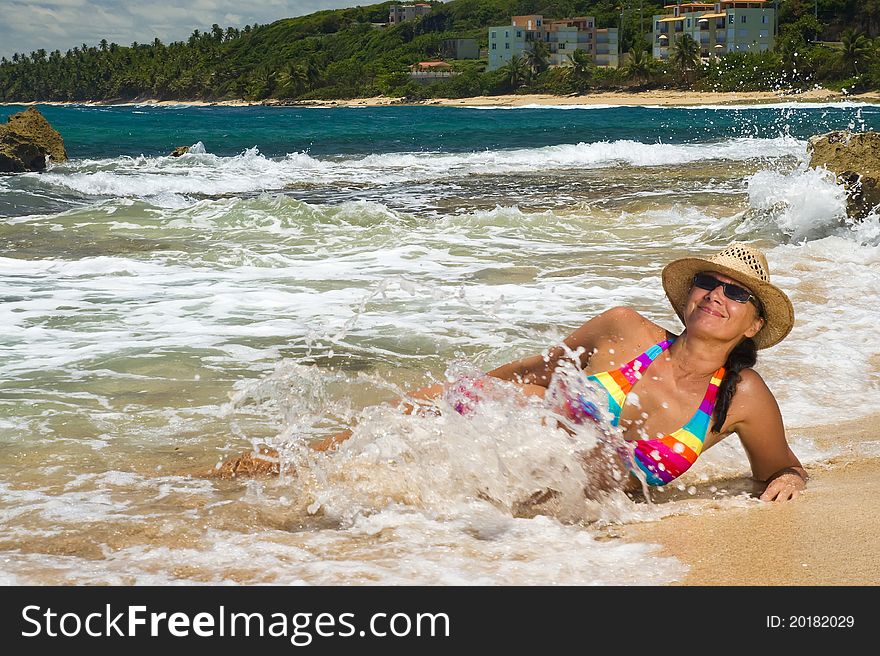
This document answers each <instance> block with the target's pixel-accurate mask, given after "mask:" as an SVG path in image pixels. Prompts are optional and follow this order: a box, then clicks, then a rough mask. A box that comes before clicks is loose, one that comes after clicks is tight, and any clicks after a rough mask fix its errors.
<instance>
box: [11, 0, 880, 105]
mask: <svg viewBox="0 0 880 656" xmlns="http://www.w3.org/2000/svg"><path fill="white" fill-rule="evenodd" d="M392 4H398V3H392V2H384V3H381V4H375V5H369V6H366V7H353V8H349V9H338V10H329V11H321V12H317V13H314V14H310V15H308V16H302V17H298V18H287V19H282V20H279V21H276V22H274V23H272V24H270V25H253V26H246V27H245V28H244V29H241V30H239V29H235V28H231V27H230V28H226V29H223V28H221V27H220V26H219V25H213V26H211V28H210V29H208V30H206V31H200V30H196V31H195V32H193V34H192V35H191V36H190V37H189V39H188V40H187V41H185V42H182V41H179V42H173V43H169V44H165V43H162V42H161V41H160V40H158V39H156V40H155V41H154V42H152V43H149V44H138V43H133V44H131V45H128V46H122V45H118V44H115V43H107V41H106V40H103V41H101V42H100V43H99V44H93V45H88V44H82V46H81V47H77V48H73V49H71V50H68V51H67V52H65V53H62V52H60V51H58V50H55V51H53V52H51V53H47V52H46V51H45V50H37V51H35V52H32V53H29V54H27V55H25V54H16V55H14V56H13V57H12V60H11V61H10V60H7V59H6V58H3V59H2V60H0V100H2V101H7V102H10V101H40V100H48V101H85V100H101V101H109V100H120V101H121V100H132V99H145V98H153V99H159V100H226V99H237V98H245V99H248V100H262V99H270V98H271V99H282V100H283V99H300V100H302V99H314V98H323V99H329V98H355V97H369V96H375V95H390V96H407V97H409V98H424V97H467V96H473V95H480V94H500V93H511V92H526V91H531V92H549V93H571V92H585V91H589V90H590V89H596V88H633V87H636V88H648V87H689V88H702V89H717V90H723V89H728V88H731V89H739V90H749V89H755V90H757V89H767V88H778V87H781V86H786V87H787V86H794V87H809V86H813V85H815V84H824V85H828V86H837V87H840V86H846V87H848V88H850V89H853V90H862V89H875V88H880V56H878V50H880V49H878V43H876V42H875V38H874V37H875V36H876V35H877V34H878V32H880V0H818V1H817V0H781V1H780V17H779V18H780V38H779V39H778V44H777V49H776V51H775V52H772V53H763V54H760V55H759V54H754V55H752V54H749V55H743V54H731V55H728V56H726V57H724V58H722V59H721V60H719V61H718V62H716V63H713V64H712V65H710V66H708V67H706V66H702V65H700V64H699V62H697V61H694V60H693V57H688V55H687V53H683V54H682V53H679V54H680V55H681V56H679V57H677V58H674V61H671V62H670V63H661V62H655V61H653V60H651V59H650V57H645V56H644V54H643V53H641V52H639V51H641V50H642V49H643V48H644V47H645V46H644V45H643V44H647V43H648V41H647V39H648V38H649V35H648V37H646V32H649V31H650V28H651V16H652V15H653V14H655V13H663V10H662V5H663V4H664V2H662V1H656V2H655V1H650V0H643V1H641V2H640V0H558V1H553V0H451V1H450V2H447V3H440V2H429V4H431V5H432V7H433V9H432V12H431V13H430V14H429V15H427V16H425V17H423V18H420V19H415V20H413V21H408V22H405V23H403V24H400V25H395V26H389V25H386V24H385V23H386V22H387V20H388V8H389V6H390V5H392ZM621 5H622V7H623V10H622V11H621ZM817 10H818V21H817V20H816V18H815V16H814V14H815V13H816V11H817ZM522 14H543V15H544V16H546V17H548V18H563V17H570V16H583V15H592V16H595V17H596V19H597V23H598V26H599V27H621V26H622V36H621V42H622V47H623V50H624V51H626V52H629V53H631V56H628V57H627V58H626V61H628V62H629V63H628V65H627V66H624V67H623V68H622V69H621V70H606V69H597V68H596V67H594V66H592V65H591V64H590V63H589V62H586V61H574V62H572V64H573V65H572V66H570V67H566V69H558V68H557V69H552V68H551V69H549V70H548V69H547V67H546V65H543V66H542V65H541V62H540V61H517V62H515V64H514V65H510V66H507V67H505V68H504V69H501V70H499V71H494V72H490V73H487V72H484V68H485V64H486V62H485V60H483V61H479V60H461V61H453V62H451V63H452V65H453V68H454V69H455V70H456V71H457V72H458V73H460V75H456V76H454V77H452V78H448V79H446V80H444V81H442V82H438V83H435V84H431V85H423V84H419V83H417V82H415V81H413V80H411V79H410V77H409V75H408V71H409V66H410V65H411V64H413V63H416V62H418V61H422V60H425V59H431V58H437V57H438V56H439V55H440V53H441V43H442V41H443V40H444V39H449V38H475V39H477V40H478V43H479V44H480V46H481V47H482V48H485V47H486V46H487V41H488V37H487V30H486V28H487V27H488V26H490V25H502V24H507V23H508V22H509V20H510V16H512V15H522ZM819 42H825V43H819ZM827 42H835V43H833V44H829V43H827Z"/></svg>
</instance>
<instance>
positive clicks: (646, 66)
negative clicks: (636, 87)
mask: <svg viewBox="0 0 880 656" xmlns="http://www.w3.org/2000/svg"><path fill="white" fill-rule="evenodd" d="M651 63H652V62H651V56H650V55H649V54H648V52H647V51H646V50H644V49H643V48H635V49H633V50H630V51H629V62H627V64H626V66H625V67H624V69H623V74H624V75H626V78H627V79H628V80H635V82H636V83H637V84H638V83H642V84H643V83H645V82H646V81H648V79H650V77H651V74H652V73H653V68H652V66H651Z"/></svg>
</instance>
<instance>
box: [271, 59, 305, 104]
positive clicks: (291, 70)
mask: <svg viewBox="0 0 880 656" xmlns="http://www.w3.org/2000/svg"><path fill="white" fill-rule="evenodd" d="M277 80H278V87H279V89H280V91H279V93H278V95H279V96H281V97H282V98H295V97H296V96H299V95H301V94H302V93H303V92H305V90H306V89H307V88H308V85H309V79H308V76H307V74H306V71H305V69H304V68H303V67H302V66H300V65H299V64H294V63H292V62H291V63H288V64H287V65H285V66H284V68H282V69H281V72H280V73H279V74H278V78H277Z"/></svg>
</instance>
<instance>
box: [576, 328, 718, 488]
mask: <svg viewBox="0 0 880 656" xmlns="http://www.w3.org/2000/svg"><path fill="white" fill-rule="evenodd" d="M674 341H675V339H674V338H673V339H667V340H664V341H662V342H660V343H658V344H655V345H654V346H652V347H651V348H649V349H648V350H647V351H645V352H644V353H642V354H641V355H640V356H638V357H637V358H635V359H633V360H630V361H629V362H627V363H626V364H625V365H623V366H622V367H620V369H614V370H612V371H605V372H601V373H597V374H592V375H590V376H588V377H587V380H590V381H593V382H595V383H598V384H599V385H600V386H601V387H602V388H603V389H604V390H605V391H606V392H607V393H608V411H609V412H610V413H611V414H612V415H613V417H614V418H613V419H612V421H611V425H612V426H617V425H618V424H619V423H620V414H621V412H622V410H623V404H624V403H625V400H626V395H627V394H628V393H629V391H630V390H631V389H632V388H633V385H635V384H636V382H637V381H638V380H639V379H640V378H641V377H642V376H643V375H644V373H645V370H646V369H647V368H648V367H649V366H650V365H651V363H652V362H653V361H654V360H656V359H657V356H658V355H660V354H661V353H663V351H665V350H666V349H668V348H669V347H670V345H672V343H673V342H674ZM723 378H724V367H721V368H719V369H718V371H716V372H715V373H714V374H713V375H712V380H711V381H710V383H709V387H708V388H707V389H706V394H705V396H703V401H702V402H701V403H700V407H699V408H698V409H697V412H696V414H694V416H693V417H691V420H690V421H689V422H688V423H686V424H685V425H684V426H682V427H681V428H679V429H678V430H677V431H675V432H673V433H669V434H668V435H665V436H664V437H660V438H654V439H650V440H637V441H636V443H635V454H634V461H635V464H636V465H638V467H639V469H641V470H642V471H643V472H644V473H645V476H646V478H647V483H648V484H649V485H666V484H667V483H669V482H670V481H672V480H674V479H676V478H678V477H679V476H681V475H682V474H683V473H684V472H685V471H687V470H688V468H689V467H690V466H691V465H693V464H694V462H696V460H697V457H698V456H699V455H700V452H701V451H702V450H703V442H704V441H705V439H706V433H707V432H708V431H709V422H710V420H711V418H712V412H713V411H714V410H715V399H716V397H717V395H718V386H719V385H721V380H722V379H723Z"/></svg>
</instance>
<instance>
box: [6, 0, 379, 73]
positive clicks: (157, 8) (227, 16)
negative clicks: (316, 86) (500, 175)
mask: <svg viewBox="0 0 880 656" xmlns="http://www.w3.org/2000/svg"><path fill="white" fill-rule="evenodd" d="M376 1H379V0H183V1H181V0H140V1H138V0H135V1H134V2H133V1H132V0H0V57H6V58H7V59H10V58H11V57H12V54H13V53H15V52H19V53H22V52H23V53H28V54H29V53H31V52H33V51H34V50H38V49H40V48H43V49H45V50H46V52H51V51H53V50H56V49H57V50H60V51H61V52H62V53H64V52H67V50H69V49H70V48H73V47H74V46H81V45H82V44H83V43H85V44H86V45H89V46H97V45H98V43H99V42H100V41H101V39H107V41H109V42H111V43H113V42H116V43H118V44H120V45H126V46H127V45H130V44H131V43H132V42H133V41H137V42H138V43H150V42H152V41H153V39H156V38H158V39H160V40H161V41H162V42H163V43H170V42H171V41H184V40H186V39H187V38H188V37H189V35H190V34H192V32H193V30H196V29H198V30H201V31H204V30H210V29H211V25H213V24H214V23H217V24H218V25H219V26H220V27H222V28H224V29H226V28H227V27H238V28H241V27H244V26H245V25H253V24H254V23H259V24H260V25H265V24H268V23H271V22H273V21H276V20H278V19H280V18H292V17H294V16H304V15H306V14H311V13H313V12H315V11H320V10H322V9H338V8H340V7H356V6H358V5H361V6H366V5H371V4H374V2H376Z"/></svg>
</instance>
